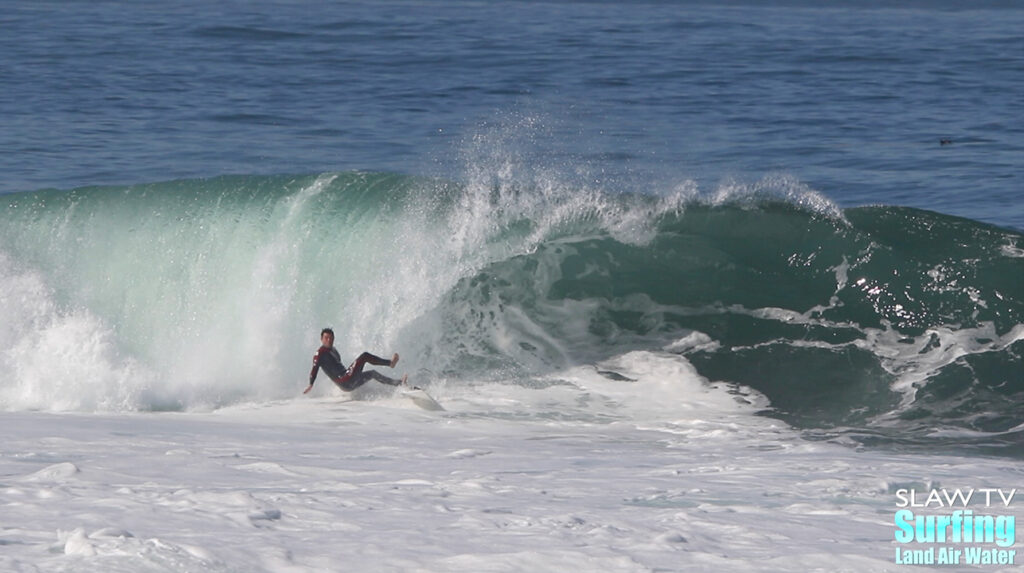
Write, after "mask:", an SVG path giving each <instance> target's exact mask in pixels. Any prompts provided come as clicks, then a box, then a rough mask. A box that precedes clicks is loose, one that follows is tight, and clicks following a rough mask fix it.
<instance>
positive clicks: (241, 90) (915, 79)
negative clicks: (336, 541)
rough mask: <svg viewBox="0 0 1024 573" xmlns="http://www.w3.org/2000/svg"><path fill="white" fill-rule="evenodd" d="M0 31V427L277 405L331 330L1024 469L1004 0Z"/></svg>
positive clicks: (584, 8) (12, 9)
mask: <svg viewBox="0 0 1024 573" xmlns="http://www.w3.org/2000/svg"><path fill="white" fill-rule="evenodd" d="M3 8H4V9H3V10H2V14H0V85H2V88H3V89H2V90H0V194H2V195H0V199H2V200H0V349H3V351H2V352H3V353H2V354H0V408H2V409H4V410H26V409H27V410H36V409H43V410H49V409H56V410H80V411H97V410H99V411H108V410H112V411H126V410H127V411H138V410H142V411H149V410H189V409H193V408H204V407H219V406H223V405H227V404H236V403H239V402H246V401H253V400H256V401H259V400H275V399H281V398H283V397H290V396H294V395H295V394H296V392H297V390H298V389H301V387H302V384H303V383H304V377H305V375H306V373H307V372H308V368H309V364H308V362H309V355H310V353H311V351H312V350H313V349H314V348H315V345H316V333H318V332H319V329H320V327H322V326H324V325H326V324H330V325H332V326H334V327H335V330H336V332H337V333H338V340H339V341H340V344H339V346H340V347H341V348H340V349H341V351H342V353H343V354H346V355H352V356H354V355H355V354H357V353H358V352H360V351H362V350H364V349H367V348H370V349H375V350H379V349H384V350H380V351H381V352H387V351H389V350H390V349H393V348H396V349H401V351H402V356H403V365H408V366H409V368H411V369H412V371H413V373H414V376H415V377H416V378H417V379H418V380H420V383H422V384H424V385H427V386H428V387H429V386H430V385H431V384H434V385H435V387H441V386H444V387H447V388H474V387H475V385H478V384H481V383H483V382H485V381H487V382H495V381H497V382H498V383H501V384H507V385H511V386H514V387H517V388H528V389H541V388H548V387H551V386H552V385H556V386H557V385H567V386H572V382H571V381H570V380H567V379H564V376H563V374H562V373H564V372H567V371H569V370H570V369H573V368H580V367H585V368H592V370H593V372H595V373H597V374H596V375H599V376H601V377H604V378H606V379H608V380H612V381H619V382H622V383H623V384H629V383H631V382H632V381H636V380H637V379H640V378H643V376H645V374H643V373H644V372H647V371H648V370H650V371H654V370H656V369H654V366H653V365H656V364H661V363H662V361H666V360H667V361H669V362H671V363H673V364H677V365H682V366H680V367H679V368H682V370H685V371H686V372H690V371H691V369H692V371H693V372H694V373H695V374H694V375H695V376H696V377H698V378H699V379H700V380H703V381H704V382H705V383H707V384H708V385H709V386H708V388H712V389H714V391H716V392H718V391H721V392H725V393H727V394H729V396H731V397H735V398H736V400H739V401H742V402H743V403H744V404H751V405H758V406H757V407H758V408H760V410H759V412H760V413H759V415H760V414H763V415H768V416H775V417H778V418H779V419H782V420H784V421H786V422H787V423H789V424H791V425H793V426H794V427H797V428H799V429H801V430H802V431H805V432H806V433H807V436H809V437H810V438H812V439H828V440H831V439H835V440H840V441H843V442H844V443H854V444H859V445H864V446H874V445H883V446H885V447H907V448H925V449H931V450H936V451H937V450H942V449H943V448H947V447H951V446H956V447H963V448H966V449H968V450H970V451H979V452H981V453H985V454H990V453H995V454H997V455H1010V456H1015V457H1019V456H1022V455H1024V414H1022V412H1024V409H1022V408H1021V407H1020V405H1021V402H1022V400H1024V235H1022V234H1021V233H1022V230H1024V200H1022V193H1021V190H1022V175H1024V120H1022V118H1024V106H1022V101H1024V34H1022V32H1021V31H1022V30H1024V7H1022V6H1021V5H1020V4H1018V3H1015V2H998V1H989V2H970V3H966V2H952V1H942V0H937V1H935V2H925V1H913V2H912V1H906V2H890V3H883V2H855V1H848V2H820V3H811V2H784V1H779V2H728V3H725V4H719V3H706V2H696V1H693V2H688V1H658V2H653V1H652V2H631V3H613V2H559V1H548V2H542V1H532V2H526V1H524V2H497V1H466V2H445V1H437V2H397V1H384V2H377V1H374V2H369V1H367V2H333V3H321V2H302V1H291V0H280V1H271V0H257V1H246V2H240V1H239V2H234V1H229V2H215V3H208V2H173V3H149V2H119V1H95V2H93V1H89V2H84V1H83V2H73V1H67V2H6V3H4V5H3ZM311 333H312V334H311ZM638 353H639V354H638ZM638 357H639V358H638ZM624 364H626V365H632V366H630V367H629V368H626V367H625V366H623V365H624ZM637 364H641V366H639V367H638V366H637ZM631 368H632V369H631ZM652 369H653V370H652ZM638 372H640V373H639V374H638ZM559 376H563V378H559ZM731 397H730V398H729V400H731V399H732V398H731ZM588 400H589V398H586V399H584V398H580V399H579V400H577V401H574V402H571V403H570V404H568V405H566V404H563V405H562V406H564V407H565V408H568V409H569V410H571V411H568V412H567V411H564V410H561V409H560V408H561V407H555V406H552V408H551V409H550V410H544V409H543V408H540V409H528V410H526V411H522V412H516V413H513V414H509V413H507V412H505V413H502V415H514V416H523V417H527V418H529V417H541V418H543V419H562V418H563V417H568V418H572V419H575V420H587V421H598V422H600V421H603V420H604V421H606V419H605V418H603V417H602V416H603V414H601V415H598V414H595V413H594V412H592V411H588V410H587V409H586V408H585V407H583V406H580V404H584V405H585V404H587V403H590V402H588ZM577 406H579V408H577ZM752 407H753V406H752Z"/></svg>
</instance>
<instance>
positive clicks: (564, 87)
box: [0, 0, 1024, 229]
mask: <svg viewBox="0 0 1024 573" xmlns="http://www.w3.org/2000/svg"><path fill="white" fill-rule="evenodd" d="M879 6H886V7H884V8H883V7H879ZM968 8H969V9H968ZM0 29H2V31H3V33H2V34H0V85H2V86H3V89H2V90H0V117H2V119H0V174H2V175H0V192H4V193H8V192H22V191H33V190H37V189H41V188H50V187H53V188H58V189H72V188H76V187H81V186H87V185H111V184H119V185H120V184H134V183H141V182H154V181H167V180H172V179H180V178H201V177H211V176H216V175H223V174H247V175H252V174H281V173H298V174H304V173H320V172H325V171H348V170H365V171H386V172H396V173H404V174H413V175H424V174H429V175H438V174H440V175H445V176H451V177H454V178H459V177H460V176H462V175H464V172H465V170H466V169H469V168H471V166H467V162H469V161H472V160H473V157H472V156H473V154H474V153H475V151H474V148H475V147H476V146H477V140H478V139H479V138H481V137H483V138H501V139H504V140H512V141H510V142H506V144H508V145H511V149H509V150H508V151H507V152H508V153H516V154H519V155H522V156H527V157H534V156H535V157H537V158H539V159H538V161H541V162H542V163H543V165H544V167H545V168H551V169H557V170H559V171H562V172H565V173H573V174H575V173H581V176H582V177H585V178H586V179H587V180H588V181H594V182H599V184H601V185H605V186H607V187H608V188H609V189H612V190H614V189H619V188H623V187H625V188H630V189H639V190H643V189H654V190H658V189H660V188H664V187H667V186H672V185H674V184H677V183H679V182H681V181H685V180H694V181H697V182H698V183H699V184H700V186H701V187H702V188H714V187H716V186H717V185H719V183H720V182H721V181H723V180H728V179H739V180H741V181H756V180H759V179H761V178H762V177H764V176H765V175H766V174H770V173H785V174H787V175H789V176H792V177H794V178H796V179H798V180H799V181H801V182H802V183H804V184H805V185H807V186H809V187H810V188H812V189H814V190H816V191H819V192H821V193H823V194H824V195H825V196H827V197H828V198H830V199H831V200H833V201H835V202H836V203H838V204H839V205H841V206H843V207H847V206H857V205H870V204H886V205H902V206H911V207H921V208H926V209H932V210H936V211H939V212H942V213H946V214H950V215H957V216H963V217H969V218H972V219H975V220H979V221H984V222H988V223H993V224H996V225H1000V226H1008V227H1015V228H1017V229H1021V228H1024V201H1021V198H1020V197H1021V189H1022V182H1021V175H1022V169H1021V166H1022V163H1024V159H1022V157H1024V144H1022V141H1024V121H1022V119H1021V118H1022V116H1024V108H1022V98H1024V95H1022V94H1024V36H1022V34H1021V32H1020V31H1021V30H1022V29H1024V10H1022V9H1021V5H1020V4H1019V3H1015V2H1009V1H1006V2H955V1H948V0H937V1H935V2H923V1H916V2H909V1H904V2H901V1H898V0H897V1H893V2H871V3H866V2H856V1H852V0H851V1H846V2H841V1H840V2H835V1H833V2H820V3H811V2H786V1H777V2H730V3H727V5H724V6H722V5H718V3H710V2H689V1H658V2H629V3H613V2H558V1H551V2H541V1H537V2H496V1H495V2H492V1H478V2H470V1H467V2H444V1H430V2H393V1H384V2H378V1H373V2H370V1H367V2H331V3H325V2H301V1H284V0H282V1H264V0H258V1H253V2H250V1H245V2H241V1H239V2H234V1H228V2H216V3H208V2H187V1H186V2H172V3H159V4H157V3H148V2H116V1H98V2H92V1H89V2H86V1H82V2H77V1H69V2H6V3H5V4H4V14H3V15H2V16H0ZM524 124H527V125H528V126H529V127H525V126H524ZM943 140H948V141H950V142H951V143H949V144H948V145H940V141H943ZM467 155H469V156H470V157H467ZM529 160H530V159H528V161H529Z"/></svg>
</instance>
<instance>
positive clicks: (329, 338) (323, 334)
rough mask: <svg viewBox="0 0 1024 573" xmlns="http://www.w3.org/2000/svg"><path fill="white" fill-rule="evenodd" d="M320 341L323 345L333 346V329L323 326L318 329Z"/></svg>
mask: <svg viewBox="0 0 1024 573" xmlns="http://www.w3.org/2000/svg"><path fill="white" fill-rule="evenodd" d="M320 342H321V343H322V344H323V345H324V346H328V347H330V346H334V331H333V330H331V329H330V328H325V329H323V330H321V331H320Z"/></svg>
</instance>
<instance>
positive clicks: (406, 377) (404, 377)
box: [395, 354, 409, 386]
mask: <svg viewBox="0 0 1024 573" xmlns="http://www.w3.org/2000/svg"><path fill="white" fill-rule="evenodd" d="M395 356H398V355H397V354H396V355H395ZM408 385H409V375H408V374H403V375H402V386H408Z"/></svg>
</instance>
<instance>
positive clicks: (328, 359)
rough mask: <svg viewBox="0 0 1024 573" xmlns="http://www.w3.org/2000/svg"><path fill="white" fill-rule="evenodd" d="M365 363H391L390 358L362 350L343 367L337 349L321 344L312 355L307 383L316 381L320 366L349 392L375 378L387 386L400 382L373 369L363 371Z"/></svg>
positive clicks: (388, 364) (377, 364)
mask: <svg viewBox="0 0 1024 573" xmlns="http://www.w3.org/2000/svg"><path fill="white" fill-rule="evenodd" d="M367 363H369V364H373V365H374V366H390V365H391V361H390V360H385V359H384V358H381V357H380V356H374V355H373V354H370V353H369V352H364V353H362V354H360V355H359V358H356V361H355V362H353V363H352V366H349V367H348V368H345V365H344V364H342V363H341V355H339V354H338V350H337V349H335V348H333V347H328V346H321V347H320V349H319V350H317V351H316V354H314V355H313V369H312V370H310V371H309V385H310V386H312V385H313V382H315V381H316V375H317V373H319V372H320V369H321V368H322V369H323V371H324V373H325V374H327V376H329V377H330V378H331V380H333V381H334V383H335V384H337V385H338V387H339V388H341V389H342V390H345V391H346V392H351V391H352V390H355V389H356V388H358V387H360V386H362V385H363V384H366V383H367V382H369V381H370V380H376V381H377V382H380V383H381V384H387V385H389V386H398V385H399V384H401V383H402V381H401V380H395V379H393V378H388V377H387V376H384V375H383V374H381V373H380V372H377V371H375V370H367V371H365V372H364V371H363V366H365V365H366V364H367Z"/></svg>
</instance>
